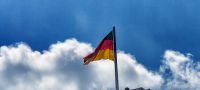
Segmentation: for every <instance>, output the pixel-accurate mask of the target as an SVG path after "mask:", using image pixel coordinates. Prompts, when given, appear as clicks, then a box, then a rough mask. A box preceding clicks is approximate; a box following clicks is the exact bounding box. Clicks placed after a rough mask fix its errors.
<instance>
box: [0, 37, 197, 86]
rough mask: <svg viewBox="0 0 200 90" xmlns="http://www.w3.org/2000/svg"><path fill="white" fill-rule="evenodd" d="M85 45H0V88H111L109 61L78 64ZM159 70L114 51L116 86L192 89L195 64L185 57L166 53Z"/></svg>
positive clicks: (86, 48)
mask: <svg viewBox="0 0 200 90" xmlns="http://www.w3.org/2000/svg"><path fill="white" fill-rule="evenodd" d="M92 51H93V48H92V47H91V45H90V44H88V43H84V42H80V41H77V40H76V39H67V40H66V41H64V42H57V43H56V44H52V45H51V46H50V48H49V50H46V51H43V52H39V51H33V50H32V49H31V48H30V47H29V46H28V45H27V44H25V43H18V44H16V45H11V46H1V47H0V79H1V81H0V89H1V90H115V82H114V63H113V62H112V61H109V60H101V61H98V62H92V63H90V64H89V65H83V60H82V57H84V56H85V55H87V54H88V53H90V52H92ZM163 58H164V59H163V64H162V65H161V67H160V71H157V72H156V71H152V70H148V69H147V68H145V66H143V65H142V64H140V63H138V62H137V60H136V59H135V57H134V56H133V55H131V54H127V53H125V52H123V51H118V60H119V65H118V66H119V67H118V68H119V83H120V88H121V89H122V90H123V89H124V88H125V87H127V86H128V87H130V88H136V87H144V88H151V89H153V90H160V89H166V90H169V89H170V90H177V89H181V90H188V89H190V90H198V89H200V87H199V86H198V83H199V82H200V64H199V62H196V63H195V62H193V60H192V59H191V54H187V55H184V54H181V53H179V52H177V51H172V50H167V51H166V52H165V54H164V57H163Z"/></svg>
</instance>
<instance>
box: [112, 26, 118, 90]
mask: <svg viewBox="0 0 200 90" xmlns="http://www.w3.org/2000/svg"><path fill="white" fill-rule="evenodd" d="M113 39H114V54H115V55H114V57H115V61H114V62H115V86H116V90H119V81H118V67H117V51H116V48H117V46H116V36H115V26H113Z"/></svg>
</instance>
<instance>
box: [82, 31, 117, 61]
mask: <svg viewBox="0 0 200 90" xmlns="http://www.w3.org/2000/svg"><path fill="white" fill-rule="evenodd" d="M113 38H114V37H113V31H111V32H110V33H109V34H108V35H107V36H106V37H105V38H104V39H103V40H102V41H101V43H100V44H99V45H98V47H97V48H96V49H95V51H94V52H93V53H91V54H89V55H87V56H86V57H84V58H83V59H84V64H89V63H90V62H91V61H98V60H101V59H109V60H113V61H114V55H115V54H114V53H115V52H114V40H113Z"/></svg>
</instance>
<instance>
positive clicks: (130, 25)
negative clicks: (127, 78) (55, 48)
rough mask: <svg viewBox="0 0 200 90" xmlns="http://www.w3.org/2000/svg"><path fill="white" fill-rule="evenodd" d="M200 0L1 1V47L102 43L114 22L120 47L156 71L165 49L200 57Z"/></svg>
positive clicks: (43, 46)
mask: <svg viewBox="0 0 200 90" xmlns="http://www.w3.org/2000/svg"><path fill="white" fill-rule="evenodd" d="M199 3H200V1H198V0H193V1H187V0H159V1H156V0H126V1H124V0H123V1H121V0H116V1H113V0H97V1H94V0H86V1H85V0H84V1H82V0H78V1H77V0H76V1H74V0H56V1H49V0H29V1H27V0H20V1H14V0H1V1H0V13H1V14H0V45H1V46H2V45H11V44H14V43H16V42H25V43H27V44H29V45H30V46H31V47H32V48H33V49H34V50H40V51H42V50H46V49H48V48H49V46H50V44H52V43H55V42H57V41H64V40H65V39H67V38H72V37H74V38H77V39H78V40H79V41H84V42H88V43H92V46H94V47H95V46H97V44H98V43H99V42H100V40H101V39H102V38H103V37H104V36H105V35H106V34H107V33H108V32H109V31H110V30H111V29H112V26H113V25H115V26H116V29H117V46H118V49H119V50H124V51H125V52H127V53H131V54H133V55H135V57H136V58H137V60H138V61H139V62H141V63H142V64H144V65H145V66H147V67H148V68H150V69H155V70H156V69H157V68H158V67H159V65H160V63H161V60H162V55H163V53H164V51H165V50H166V49H172V50H178V51H180V52H183V53H192V54H193V55H194V56H195V57H194V58H196V59H197V60H199V58H200V57H199V54H200V53H199V50H200V47H199V46H200V42H199V40H200V30H199V29H200V25H199V24H200V11H199V10H198V8H200V6H199Z"/></svg>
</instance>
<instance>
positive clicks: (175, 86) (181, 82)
mask: <svg viewBox="0 0 200 90" xmlns="http://www.w3.org/2000/svg"><path fill="white" fill-rule="evenodd" d="M163 63H164V65H162V66H161V71H162V73H164V74H165V75H169V77H168V78H166V84H165V85H164V88H166V90H200V86H199V83H200V68H199V66H200V64H199V62H197V63H195V62H194V61H193V60H192V58H191V54H187V55H184V54H181V53H180V52H177V51H172V50H167V51H166V52H165V55H164V61H163Z"/></svg>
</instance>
